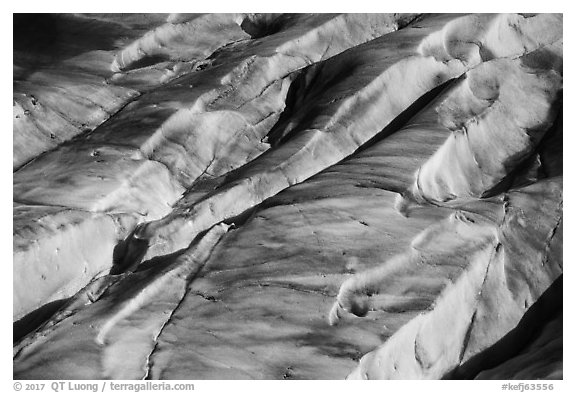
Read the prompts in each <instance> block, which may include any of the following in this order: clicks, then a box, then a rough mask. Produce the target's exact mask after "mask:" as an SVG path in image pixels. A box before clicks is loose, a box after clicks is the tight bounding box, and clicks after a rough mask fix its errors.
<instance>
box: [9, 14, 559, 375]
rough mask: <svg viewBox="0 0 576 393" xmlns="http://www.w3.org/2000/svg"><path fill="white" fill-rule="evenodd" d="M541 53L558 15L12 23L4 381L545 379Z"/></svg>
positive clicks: (551, 333) (546, 212) (550, 103)
mask: <svg viewBox="0 0 576 393" xmlns="http://www.w3.org/2000/svg"><path fill="white" fill-rule="evenodd" d="M31 26H34V28H32V27H31ZM35 42H36V44H34V43H35ZM40 43H42V45H40ZM562 64H563V37H562V15H555V14H537V15H522V14H478V15H476V14H471V15H457V14H318V15H308V14H171V15H157V14H129V15H120V14H118V15H115V14H89V15H77V14H74V15H66V14H65V15H58V16H51V15H44V16H39V15H29V16H15V45H14V131H13V132H14V138H13V139H14V142H13V151H14V175H13V182H14V195H13V198H14V208H13V211H14V222H13V224H14V263H13V280H14V305H13V319H14V321H15V324H14V330H15V344H14V378H18V379H42V378H50V379H54V378H65V379H78V378H82V379H101V378H109V379H141V378H152V379H244V378H251V379H343V378H346V377H348V378H359V379H366V378H369V379H372V378H382V379H392V378H397V379H411V378H425V379H440V378H514V377H521V378H528V379H530V378H546V377H550V378H559V377H560V378H561V377H562V333H561V331H559V330H558V329H557V327H558V326H559V324H560V325H561V321H562V310H561V307H560V306H559V305H561V300H562V297H561V292H562V291H561V287H562V271H563V262H562V231H563V219H562V209H563V192H562V182H563V180H562V179H563V177H562V176H563V169H562V161H563V160H562V134H563V122H562V88H563V87H562V75H563V70H562ZM542 354H546V356H545V357H546V359H549V360H548V361H542V360H539V359H541V357H542V356H543V355H542ZM78 365H81V366H78ZM528 365H529V366H528Z"/></svg>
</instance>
